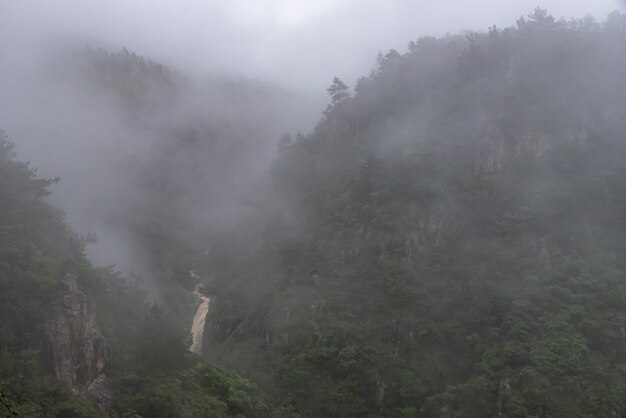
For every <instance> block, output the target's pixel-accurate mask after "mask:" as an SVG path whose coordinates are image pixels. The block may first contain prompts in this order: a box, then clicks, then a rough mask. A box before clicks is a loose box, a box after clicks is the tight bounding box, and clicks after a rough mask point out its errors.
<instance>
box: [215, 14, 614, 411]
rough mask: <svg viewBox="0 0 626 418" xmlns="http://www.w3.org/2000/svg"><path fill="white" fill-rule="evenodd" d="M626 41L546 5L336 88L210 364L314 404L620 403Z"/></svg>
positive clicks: (234, 277)
mask: <svg viewBox="0 0 626 418" xmlns="http://www.w3.org/2000/svg"><path fill="white" fill-rule="evenodd" d="M625 39H626V28H625V26H624V16H622V15H620V14H617V13H615V14H613V15H611V16H609V18H608V20H607V21H606V22H604V23H602V24H600V23H597V22H595V21H594V20H592V19H590V18H587V19H583V20H577V21H571V22H558V21H555V19H554V18H553V17H551V16H550V15H549V14H548V13H547V12H545V11H543V10H540V9H538V10H536V11H535V12H534V13H533V14H531V15H530V16H529V17H528V18H523V19H520V20H519V21H518V23H517V26H516V27H514V28H506V29H500V28H496V27H493V28H490V29H489V31H488V32H485V33H478V34H469V35H466V36H465V35H464V36H450V37H445V38H441V39H435V38H421V39H419V40H417V41H416V42H412V43H411V44H410V45H409V52H408V53H405V54H400V53H398V52H396V51H390V52H389V53H387V54H386V55H384V56H381V57H380V58H379V63H378V66H377V67H376V68H375V69H374V70H373V71H372V73H371V75H370V76H369V77H365V78H363V79H361V80H360V81H359V83H358V84H357V86H356V88H355V93H354V95H353V96H352V95H350V93H349V91H348V89H346V87H345V85H343V83H342V82H341V81H340V80H335V82H334V84H333V85H332V86H331V88H330V89H329V93H330V94H331V96H332V103H331V105H330V106H329V108H328V109H327V111H326V112H325V116H324V118H323V120H322V121H320V123H319V124H318V126H317V127H316V129H315V130H314V132H313V133H311V134H310V135H308V136H306V137H302V136H300V137H299V138H296V139H295V140H294V141H293V143H289V142H290V140H289V138H286V139H285V140H284V141H283V145H284V146H283V147H282V148H281V156H280V158H279V159H278V161H277V162H276V164H275V167H274V172H273V176H274V184H275V187H276V192H275V193H277V194H278V195H280V196H282V197H283V198H284V199H285V202H288V203H285V204H283V205H282V206H280V207H279V208H278V209H277V211H276V215H275V218H273V219H272V220H271V221H270V222H269V223H268V224H267V227H266V230H265V234H264V235H263V239H262V244H261V245H260V246H259V248H258V251H257V252H256V253H255V254H254V255H253V256H251V257H250V258H248V259H246V260H245V262H241V265H240V266H238V267H237V268H236V269H232V271H229V272H219V273H215V275H214V276H215V281H214V282H212V283H211V285H210V290H211V291H212V292H214V293H215V294H216V295H217V297H216V302H215V305H214V307H213V308H212V311H211V312H210V314H209V321H208V322H209V325H208V328H207V333H206V350H205V354H206V355H207V357H208V358H210V359H213V360H215V361H217V362H219V363H221V364H224V365H226V366H228V367H233V368H235V369H237V370H240V371H241V372H242V373H244V374H245V375H248V376H253V377H254V378H255V379H257V380H258V381H259V382H264V381H265V380H266V379H267V380H268V381H269V382H271V383H268V384H267V387H268V388H271V389H268V391H273V393H274V396H277V397H280V398H283V399H284V397H288V399H290V402H291V403H292V404H293V405H295V406H296V407H297V409H298V411H300V413H301V414H302V415H304V416H316V417H364V416H372V417H374V416H376V417H378V416H389V417H408V416H424V417H435V416H440V417H485V416H496V415H498V414H500V415H502V416H511V417H525V416H552V417H557V416H558V417H574V416H580V417H582V416H597V417H605V416H620V414H624V413H625V412H626V410H625V409H624V408H625V407H626V405H625V404H624V399H626V380H625V375H624V373H625V372H624V367H625V364H626V363H625V361H626V357H625V355H626V334H625V332H624V327H625V326H626V322H625V319H624V318H626V317H625V312H624V309H623V306H624V302H625V301H626V299H625V298H626V281H625V279H626V276H625V270H624V268H625V263H624V260H626V258H625V257H626V253H625V249H626V248H625V247H624V243H623V237H624V234H625V232H626V223H625V222H624V216H623V214H624V210H625V207H624V202H625V199H626V194H625V191H626V189H625V188H624V179H625V178H626V177H625V175H626V171H625V169H626V141H625V132H626V125H625V121H626V96H624V95H623V91H624V88H625V87H626V58H625V57H626V54H625V53H626V50H625V49H624V45H626V44H625V43H624V40H625ZM233 259H236V255H233Z"/></svg>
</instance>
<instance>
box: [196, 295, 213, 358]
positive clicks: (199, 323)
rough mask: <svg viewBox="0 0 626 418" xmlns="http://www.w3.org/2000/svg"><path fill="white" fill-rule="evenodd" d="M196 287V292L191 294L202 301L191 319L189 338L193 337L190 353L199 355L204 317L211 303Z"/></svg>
mask: <svg viewBox="0 0 626 418" xmlns="http://www.w3.org/2000/svg"><path fill="white" fill-rule="evenodd" d="M198 286H199V285H198ZM198 286H196V290H194V291H193V294H194V295H198V297H199V298H200V299H202V303H201V304H200V306H198V310H197V311H196V315H195V316H194V317H193V324H192V325H191V336H192V337H193V339H192V342H191V351H193V352H194V353H197V354H201V353H202V334H204V324H205V322H206V315H207V313H209V303H210V302H211V298H209V297H207V296H204V295H203V294H202V293H200V291H199V290H198Z"/></svg>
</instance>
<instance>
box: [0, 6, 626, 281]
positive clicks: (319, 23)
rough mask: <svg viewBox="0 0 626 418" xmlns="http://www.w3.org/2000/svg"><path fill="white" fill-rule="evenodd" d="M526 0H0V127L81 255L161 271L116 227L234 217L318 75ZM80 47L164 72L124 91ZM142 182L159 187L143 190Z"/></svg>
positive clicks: (504, 16) (354, 69)
mask: <svg viewBox="0 0 626 418" xmlns="http://www.w3.org/2000/svg"><path fill="white" fill-rule="evenodd" d="M541 6H542V7H546V8H548V9H549V10H550V12H551V13H552V14H554V15H555V16H557V17H564V18H570V17H572V16H578V17H580V16H584V15H585V14H586V13H591V14H593V15H595V16H598V17H599V18H604V17H605V16H606V15H607V14H608V13H609V12H610V11H612V10H614V9H617V8H619V7H620V4H619V3H617V2H615V1H609V0H601V1H596V2H593V4H590V3H589V2H585V1H567V2H566V1H554V0H549V1H545V2H543V4H542V5H541ZM534 7H535V4H529V3H528V2H527V1H512V2H497V1H477V2H464V1H460V0H450V1H446V2H437V1H430V0H429V1H420V2H415V1H408V0H395V1H385V2H382V1H380V2H374V1H356V0H335V1H333V0H324V1H320V0H318V1H298V2H294V1H286V0H270V1H263V2H261V1H253V0H246V1H241V0H239V1H218V2H204V1H189V2H178V1H161V2H158V3H156V4H155V3H154V2H151V1H122V0H115V1H107V2H95V1H78V0H74V1H73V0H62V1H43V2H42V1H30V0H25V1H11V0H9V1H4V2H3V3H2V5H0V14H1V16H2V18H3V19H2V25H1V26H0V60H1V61H2V63H3V65H2V68H0V93H1V95H0V128H2V129H5V130H6V131H7V133H8V134H9V138H10V139H11V140H12V141H14V142H16V144H17V151H18V155H19V158H20V159H27V160H30V161H31V162H32V164H33V165H34V166H36V167H39V168H40V174H41V175H43V176H48V177H52V176H60V177H61V179H62V181H61V183H60V184H59V185H58V186H55V188H54V190H53V191H54V193H53V195H52V197H51V201H52V202H53V203H54V204H55V205H57V206H59V207H61V208H62V209H64V210H65V211H66V212H67V220H68V222H69V223H70V224H71V225H72V226H73V227H74V228H75V229H77V230H78V231H79V232H80V233H82V234H87V233H95V234H96V235H97V236H98V243H97V244H95V245H92V246H90V247H89V248H90V249H89V255H90V257H91V258H92V259H93V260H94V261H95V262H96V263H97V264H116V265H117V267H118V268H119V269H120V270H122V271H124V272H125V273H127V274H138V275H140V276H141V277H143V278H144V279H146V280H149V279H150V277H151V276H154V275H158V274H161V273H159V272H157V271H156V270H158V266H159V263H158V261H157V260H150V258H151V257H154V255H148V251H147V250H146V249H145V248H144V247H143V246H142V244H141V243H140V242H139V240H138V239H136V238H135V237H134V233H133V232H132V231H131V230H132V229H133V228H135V227H137V224H140V223H141V219H142V218H143V217H147V218H151V217H154V216H157V215H155V213H158V214H159V215H158V216H170V215H171V214H172V213H175V214H177V216H178V217H177V219H176V220H175V221H173V224H175V225H177V228H178V231H177V232H176V233H180V234H182V235H184V234H185V233H187V232H188V231H189V230H190V229H194V228H195V229H198V228H199V229H202V230H204V231H205V233H208V232H207V231H213V232H215V230H216V228H217V229H220V230H222V231H223V230H224V228H227V227H228V226H229V225H230V226H231V227H232V228H234V227H235V225H238V224H239V223H240V222H242V220H243V219H245V218H249V216H250V213H249V212H248V211H249V210H250V208H249V207H248V206H247V203H242V202H249V201H250V200H254V195H255V194H256V193H261V192H260V191H259V190H261V189H260V188H259V185H258V183H257V179H258V178H259V176H260V175H261V173H263V172H265V171H266V170H267V169H268V168H269V167H270V166H271V163H272V160H273V158H274V157H275V155H276V150H277V147H276V144H277V142H278V138H279V137H280V135H281V134H282V133H283V132H290V133H292V134H295V133H296V132H298V131H300V132H305V133H306V132H308V131H310V130H311V129H312V127H313V126H314V124H315V122H316V121H317V119H318V118H319V117H320V116H321V111H322V110H323V109H324V107H325V106H326V104H327V102H328V99H327V95H326V91H325V88H326V87H327V86H328V85H329V83H330V81H331V80H332V77H333V76H335V75H338V76H340V77H341V78H342V79H344V80H345V81H346V82H347V83H348V84H349V85H354V84H355V82H356V80H357V79H358V78H359V77H360V76H362V75H365V74H367V73H368V72H369V70H370V68H372V67H373V65H374V64H375V61H376V56H377V53H378V51H383V52H385V51H387V50H389V49H391V48H395V49H398V50H399V51H405V50H406V45H407V44H408V42H409V41H410V40H414V39H417V38H418V37H420V36H423V35H435V36H441V35H445V34H446V33H450V32H457V31H460V30H469V31H471V30H484V29H485V28H487V27H489V26H491V25H497V26H499V27H506V26H509V25H512V24H514V23H515V20H516V19H517V18H519V17H520V16H522V15H525V14H527V13H528V12H530V11H531V10H532V9H533V8H534ZM84 45H90V46H91V47H93V48H104V49H105V50H107V51H109V52H112V53H117V52H119V51H120V50H121V49H122V48H123V47H126V48H128V50H129V51H131V54H132V53H136V54H138V55H141V56H144V57H146V59H150V60H153V61H154V62H155V63H157V64H163V65H165V66H166V69H165V73H166V75H165V76H163V77H164V78H163V79H159V78H158V77H161V75H158V74H157V75H156V76H155V77H156V78H155V79H154V80H149V81H148V84H147V85H142V88H141V92H139V93H137V94H135V93H133V94H135V95H134V96H133V97H132V98H131V99H130V102H129V100H128V98H125V94H126V93H127V92H123V91H122V92H121V93H120V92H119V91H115V88H114V89H113V90H111V89H110V85H107V84H106V83H107V82H108V81H107V80H104V81H103V79H98V76H96V77H95V78H90V77H92V76H93V72H94V71H95V70H94V69H93V68H90V67H89V65H90V64H87V67H88V68H87V69H85V67H84V65H85V64H84V62H82V61H81V58H75V57H74V56H73V55H72V54H73V52H75V51H77V50H79V49H81V48H82V47H83V46H84ZM96 55H97V54H96ZM103 71H105V73H106V71H108V70H103ZM138 71H143V70H138ZM148 71H152V70H148ZM95 72H96V73H97V71H95ZM110 75H111V74H109V73H106V74H105V77H104V78H106V77H109V76H110ZM113 78H114V76H113ZM163 80H165V81H163ZM109 81H110V80H109ZM113 83H115V80H114V81H113ZM151 83H152V84H151ZM164 85H165V87H164ZM118 87H119V86H118ZM198 139H201V140H207V141H208V142H210V143H213V144H214V145H210V144H209V145H207V144H204V145H197V146H194V147H193V148H192V150H191V151H180V150H177V149H176V146H175V144H176V142H171V141H173V140H176V141H180V140H182V141H191V142H193V141H197V140H198ZM205 142H206V141H205ZM215 144H217V145H215ZM165 156H167V157H168V163H164V161H165ZM146 176H148V177H149V176H152V177H151V180H150V179H148V180H147V179H146ZM146 184H152V185H153V187H157V188H158V189H159V193H162V192H163V189H167V190H169V191H168V193H170V192H171V193H170V194H171V198H169V199H167V201H162V200H158V199H157V198H155V195H154V193H153V192H154V190H152V191H151V190H146V189H147V188H148V189H149V187H147V186H146ZM155 184H156V185H157V186H154V185H155ZM159 196H161V198H163V196H162V194H161V195H159ZM155 199H157V200H155ZM129 213H134V214H135V215H128V214H129ZM163 214H165V215H163ZM133 217H134V218H133ZM181 223H182V225H183V226H181ZM170 235H172V234H171V233H170ZM187 243H189V241H187Z"/></svg>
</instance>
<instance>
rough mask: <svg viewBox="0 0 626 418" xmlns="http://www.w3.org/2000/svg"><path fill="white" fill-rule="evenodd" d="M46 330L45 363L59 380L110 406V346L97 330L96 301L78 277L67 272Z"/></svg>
mask: <svg viewBox="0 0 626 418" xmlns="http://www.w3.org/2000/svg"><path fill="white" fill-rule="evenodd" d="M44 330H45V336H44V353H45V362H46V365H47V366H48V367H49V368H50V369H51V371H52V372H53V373H54V375H55V377H56V378H57V380H58V381H60V382H63V383H67V384H69V385H71V386H72V387H73V388H74V390H75V392H76V393H77V394H79V395H81V396H85V397H87V398H90V399H92V400H93V401H95V402H96V403H97V404H98V406H100V407H101V408H106V407H108V406H109V405H110V402H111V389H110V387H109V385H108V382H107V381H106V375H105V374H104V371H105V367H106V364H107V361H108V359H109V355H110V347H109V345H108V343H107V341H106V339H105V338H104V336H103V335H102V334H101V333H100V330H99V329H98V325H97V323H96V306H95V302H94V300H93V298H91V297H89V296H87V295H86V294H85V293H83V292H82V291H80V290H78V288H77V286H76V277H75V276H72V275H67V276H66V277H65V280H64V281H63V283H62V284H61V285H60V289H59V294H58V295H57V297H56V298H55V300H54V302H53V303H52V306H51V308H50V312H49V314H48V317H47V319H46V321H45V323H44Z"/></svg>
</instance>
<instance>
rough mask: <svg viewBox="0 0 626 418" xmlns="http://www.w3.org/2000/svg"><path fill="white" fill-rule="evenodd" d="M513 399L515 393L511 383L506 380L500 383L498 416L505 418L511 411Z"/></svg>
mask: <svg viewBox="0 0 626 418" xmlns="http://www.w3.org/2000/svg"><path fill="white" fill-rule="evenodd" d="M512 398H513V391H512V390H511V381H510V380H509V379H504V380H502V381H501V382H500V389H499V390H498V402H497V404H496V406H497V407H498V416H505V415H506V413H507V412H508V411H509V407H510V405H511V400H512Z"/></svg>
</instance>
